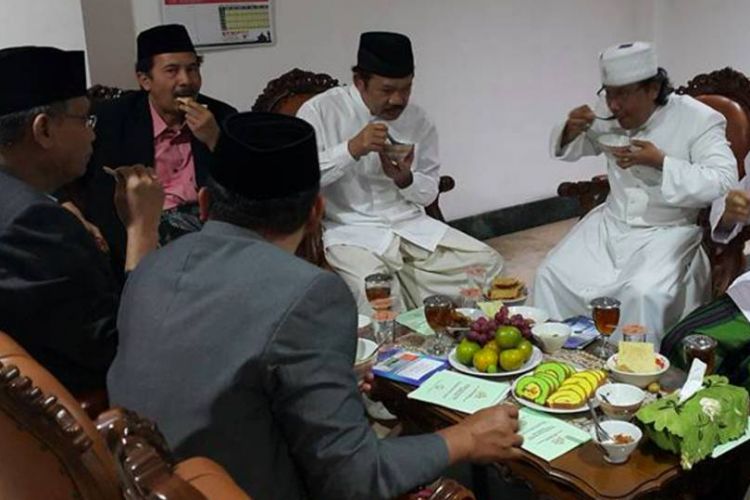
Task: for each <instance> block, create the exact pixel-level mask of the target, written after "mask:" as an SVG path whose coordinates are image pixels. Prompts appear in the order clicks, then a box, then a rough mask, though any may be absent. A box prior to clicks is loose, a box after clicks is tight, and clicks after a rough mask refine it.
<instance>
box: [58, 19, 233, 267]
mask: <svg viewBox="0 0 750 500" xmlns="http://www.w3.org/2000/svg"><path fill="white" fill-rule="evenodd" d="M137 45H138V56H137V62H136V77H137V79H138V83H139V85H140V87H141V90H139V91H129V92H125V93H124V94H123V95H122V96H120V97H118V98H115V99H110V100H104V101H101V102H99V103H96V105H95V109H94V112H95V113H96V115H97V116H98V118H99V124H98V126H97V139H96V142H95V143H94V154H93V156H92V157H91V161H90V163H89V167H88V172H87V174H86V176H85V177H84V178H83V179H82V180H81V181H80V182H78V183H76V188H75V189H73V192H75V193H76V194H75V195H74V196H73V200H74V201H75V202H76V204H78V205H79V207H80V208H81V209H82V212H83V214H84V216H85V217H86V218H87V219H88V220H90V221H91V222H92V223H93V224H94V225H95V226H97V227H99V229H100V230H101V231H102V234H103V235H104V237H105V239H106V240H107V242H108V243H109V247H110V250H111V253H112V260H113V262H114V263H115V264H116V265H115V268H118V269H119V268H120V267H121V265H120V264H121V262H122V260H123V256H124V241H125V236H126V235H125V231H124V229H123V226H122V224H120V222H119V221H118V219H117V216H116V213H115V210H114V207H113V206H112V192H113V190H114V182H113V179H112V178H111V177H110V176H109V175H107V174H106V173H105V171H104V170H103V167H105V166H106V167H110V168H114V169H116V168H117V167H120V166H124V165H137V164H140V165H146V166H150V167H153V168H154V169H155V170H156V174H157V176H158V178H159V180H160V182H161V183H162V185H163V186H164V192H165V198H164V211H165V213H164V214H163V216H162V224H161V227H160V236H161V242H162V243H166V242H167V241H169V240H171V239H173V238H174V237H176V236H179V235H181V234H183V233H185V232H190V231H193V230H196V229H198V228H199V227H200V221H199V220H198V217H197V211H198V210H197V197H198V189H199V188H200V187H201V186H203V185H204V184H205V182H206V177H207V175H208V168H209V165H210V163H211V156H212V155H211V150H212V149H213V148H214V146H215V145H216V141H217V140H218V137H219V134H220V129H219V125H218V122H220V121H221V120H223V119H224V118H225V117H227V116H228V115H230V114H233V113H235V112H236V111H237V110H236V109H234V108H233V107H231V106H229V105H228V104H225V103H223V102H221V101H218V100H216V99H212V98H210V97H207V96H204V95H202V94H200V88H201V83H202V80H201V74H200V65H201V62H202V58H201V57H200V56H198V55H197V54H196V52H195V48H194V47H193V43H192V41H191V40H190V36H189V35H188V33H187V31H186V30H185V27H184V26H182V25H178V24H170V25H163V26H156V27H154V28H151V29H148V30H146V31H143V32H142V33H140V34H139V35H138V43H137Z"/></svg>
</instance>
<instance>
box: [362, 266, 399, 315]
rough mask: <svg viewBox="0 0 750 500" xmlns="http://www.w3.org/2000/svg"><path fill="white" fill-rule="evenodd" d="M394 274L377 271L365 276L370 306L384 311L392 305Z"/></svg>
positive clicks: (366, 292)
mask: <svg viewBox="0 0 750 500" xmlns="http://www.w3.org/2000/svg"><path fill="white" fill-rule="evenodd" d="M392 283H393V276H391V275H390V274H386V273H375V274H371V275H369V276H367V277H366V278H365V295H366V296H367V301H368V302H369V303H370V307H372V308H373V310H375V311H382V310H386V309H389V308H390V307H391V303H392V299H391V284H392Z"/></svg>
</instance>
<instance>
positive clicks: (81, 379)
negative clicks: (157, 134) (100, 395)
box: [0, 47, 163, 395]
mask: <svg viewBox="0 0 750 500" xmlns="http://www.w3.org/2000/svg"><path fill="white" fill-rule="evenodd" d="M0 73H2V74H5V75H13V76H12V78H2V79H0V330H2V331H4V332H6V333H8V334H9V335H10V336H11V337H13V338H14V339H15V340H16V341H17V342H18V343H19V344H21V345H22V346H23V347H24V348H25V349H26V350H27V351H29V353H30V354H31V355H32V356H33V357H34V358H35V359H36V360H37V361H39V362H40V363H41V364H42V365H44V366H45V367H46V368H47V369H48V370H50V371H51V372H52V373H53V374H54V375H55V376H56V377H57V378H58V379H59V380H60V381H61V382H62V383H63V384H64V385H65V386H66V387H67V388H68V389H69V390H70V391H72V392H73V393H74V394H77V395H80V394H81V393H84V392H88V391H92V390H96V389H103V388H104V386H105V376H106V373H107V368H108V367H109V364H110V362H111V361H112V358H113V357H114V354H115V348H116V345H117V330H116V325H115V318H116V314H117V307H118V301H119V295H120V285H119V283H118V281H117V280H116V279H115V277H114V276H113V273H112V270H111V268H110V265H109V263H108V261H107V259H106V256H105V255H104V254H103V253H101V251H100V250H99V248H98V247H97V245H96V244H95V242H94V239H93V238H92V236H91V235H90V234H89V233H88V232H87V231H86V229H84V226H83V225H82V224H81V221H80V220H79V219H78V218H76V216H75V215H73V214H72V213H71V212H70V211H68V210H66V209H64V208H62V207H61V206H60V204H59V203H58V202H57V200H56V199H54V198H53V197H52V196H51V195H49V194H47V193H51V192H54V191H55V190H57V189H59V188H60V187H61V186H63V185H64V184H66V183H68V182H70V181H72V180H73V179H75V178H77V177H79V176H80V175H81V174H83V172H84V170H85V167H86V163H87V161H88V158H89V156H90V155H91V143H92V141H93V140H94V137H95V135H94V125H95V124H96V117H95V116H94V115H91V114H90V109H89V108H90V105H89V102H88V99H87V98H86V95H85V94H86V73H85V63H84V55H83V52H81V51H73V52H66V51H62V50H59V49H55V48H51V47H17V48H10V49H3V50H0ZM118 176H119V178H120V182H119V184H118V192H117V197H118V202H117V207H118V212H119V213H120V214H121V215H122V217H123V221H124V223H125V225H126V226H127V227H128V233H129V235H130V241H129V243H128V255H127V259H126V260H127V262H128V269H130V268H132V267H135V265H136V264H137V263H138V261H139V260H140V258H141V257H143V255H145V254H146V253H147V252H149V251H151V250H153V249H154V248H156V243H157V231H156V229H157V224H158V220H159V211H160V208H161V203H162V200H163V195H162V192H161V188H160V187H159V185H158V182H157V181H156V180H155V179H154V178H153V177H152V175H150V174H149V172H147V171H146V170H145V169H131V168H128V169H124V170H122V171H120V172H118Z"/></svg>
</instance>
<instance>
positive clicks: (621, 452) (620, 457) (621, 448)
mask: <svg viewBox="0 0 750 500" xmlns="http://www.w3.org/2000/svg"><path fill="white" fill-rule="evenodd" d="M601 426H602V428H603V429H604V430H605V431H607V433H608V434H609V435H610V436H612V437H613V438H614V437H616V436H617V435H618V434H622V435H626V436H629V437H630V438H631V439H632V441H630V442H629V443H626V444H617V443H616V442H614V441H599V439H597V436H596V429H591V437H592V438H593V439H594V441H595V442H597V443H598V444H599V445H600V446H601V447H602V448H604V460H606V461H607V462H609V463H611V464H622V463H625V462H627V460H628V457H630V454H631V453H633V450H635V448H636V447H637V446H638V442H639V441H640V440H641V438H642V437H643V432H641V430H640V429H639V428H638V426H637V425H633V424H631V423H629V422H621V421H619V420H605V421H603V422H602V423H601Z"/></svg>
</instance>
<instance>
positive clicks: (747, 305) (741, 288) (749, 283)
mask: <svg viewBox="0 0 750 500" xmlns="http://www.w3.org/2000/svg"><path fill="white" fill-rule="evenodd" d="M734 189H741V190H743V191H745V192H746V193H750V176H747V175H746V176H745V177H743V178H742V180H741V181H740V184H739V186H737V187H735V188H734ZM725 207H726V196H722V197H720V198H717V199H716V200H715V201H714V202H713V204H712V205H711V215H710V219H709V220H710V221H711V238H712V239H713V240H714V241H716V242H718V243H729V242H730V241H732V240H733V239H734V237H735V236H737V235H738V234H739V232H740V231H742V228H744V227H745V224H735V225H734V227H732V228H731V229H730V230H729V231H726V230H723V229H722V228H721V227H719V221H720V220H721V216H722V215H723V214H724V208H725ZM727 295H729V297H730V298H731V299H732V301H734V303H735V304H737V307H739V309H740V310H741V311H742V314H744V315H745V317H746V318H747V320H748V321H750V272H746V273H743V274H741V275H740V276H738V277H737V278H736V279H735V280H734V281H733V282H732V284H731V285H729V288H727Z"/></svg>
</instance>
